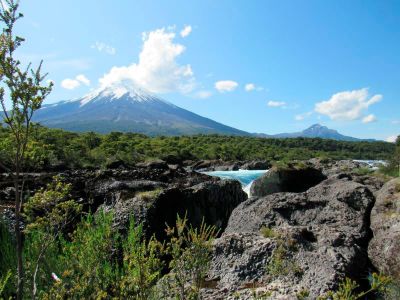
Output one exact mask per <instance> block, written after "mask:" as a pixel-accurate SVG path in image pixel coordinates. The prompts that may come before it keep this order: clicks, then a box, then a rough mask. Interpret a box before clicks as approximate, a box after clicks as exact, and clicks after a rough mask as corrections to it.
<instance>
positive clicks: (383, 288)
mask: <svg viewBox="0 0 400 300" xmlns="http://www.w3.org/2000/svg"><path fill="white" fill-rule="evenodd" d="M369 281H370V288H369V289H368V290H366V291H362V292H358V291H357V290H358V288H359V285H358V284H357V283H356V282H355V281H353V280H351V279H350V278H346V279H345V280H344V281H343V282H341V283H340V284H339V288H338V290H337V291H330V292H328V293H327V294H325V295H323V296H320V297H319V298H318V300H361V299H365V297H366V296H370V295H373V294H374V293H375V294H385V293H386V292H387V291H388V287H389V285H390V283H391V279H390V278H389V277H387V276H384V275H381V274H377V273H373V274H371V276H370V277H369Z"/></svg>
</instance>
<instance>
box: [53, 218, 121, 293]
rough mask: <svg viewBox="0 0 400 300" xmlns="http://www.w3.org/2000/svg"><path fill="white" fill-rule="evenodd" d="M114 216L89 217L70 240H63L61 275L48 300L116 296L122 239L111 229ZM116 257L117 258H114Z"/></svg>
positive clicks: (60, 258) (60, 257)
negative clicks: (118, 252)
mask: <svg viewBox="0 0 400 300" xmlns="http://www.w3.org/2000/svg"><path fill="white" fill-rule="evenodd" d="M112 220H113V215H112V214H111V213H109V214H107V213H105V212H100V213H98V214H97V215H96V216H92V215H89V216H87V217H86V218H85V219H84V220H83V221H82V222H81V223H80V224H79V225H78V227H77V229H76V230H75V232H74V233H73V234H72V235H71V237H70V239H71V241H68V240H61V249H62V253H61V255H60V256H59V261H60V265H61V266H63V268H62V272H61V270H60V272H61V273H58V274H57V275H58V276H59V277H60V279H61V280H60V281H57V282H56V283H55V285H54V286H53V288H52V289H51V290H50V291H49V292H48V293H46V295H45V298H46V299H64V298H66V297H67V298H73V299H105V298H106V296H107V295H108V294H113V293H115V292H116V291H115V284H116V283H117V282H118V281H119V279H120V277H119V276H120V274H119V269H118V266H117V262H116V257H115V254H116V250H117V249H116V248H115V247H116V246H117V245H118V244H119V243H120V236H119V235H118V234H117V233H116V232H115V231H113V229H112ZM113 254H114V255H113Z"/></svg>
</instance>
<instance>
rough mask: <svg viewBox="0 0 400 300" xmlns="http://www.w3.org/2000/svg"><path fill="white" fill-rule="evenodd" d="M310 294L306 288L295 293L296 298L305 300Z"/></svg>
mask: <svg viewBox="0 0 400 300" xmlns="http://www.w3.org/2000/svg"><path fill="white" fill-rule="evenodd" d="M309 296H310V292H309V290H307V289H304V288H303V289H301V290H300V291H299V292H297V294H296V298H297V300H306V299H308V297H309Z"/></svg>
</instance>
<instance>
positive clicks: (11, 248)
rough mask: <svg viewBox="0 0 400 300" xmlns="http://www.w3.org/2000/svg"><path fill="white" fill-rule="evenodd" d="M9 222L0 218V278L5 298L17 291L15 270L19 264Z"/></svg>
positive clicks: (2, 293)
mask: <svg viewBox="0 0 400 300" xmlns="http://www.w3.org/2000/svg"><path fill="white" fill-rule="evenodd" d="M9 230H10V229H9V228H8V224H7V223H6V222H5V221H3V220H2V219H0V278H1V281H0V282H1V293H0V296H3V297H4V298H5V299H8V298H9V297H11V296H12V294H13V293H14V292H15V284H16V282H15V281H14V276H15V275H16V274H15V272H14V270H15V269H16V265H17V257H16V255H15V243H14V240H13V238H12V235H11V232H10V231H9Z"/></svg>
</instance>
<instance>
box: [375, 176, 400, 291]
mask: <svg viewBox="0 0 400 300" xmlns="http://www.w3.org/2000/svg"><path fill="white" fill-rule="evenodd" d="M376 195H377V196H376V204H375V206H374V208H373V209H372V213H371V228H372V231H373V233H374V237H373V238H372V240H371V242H370V244H369V247H368V253H369V257H370V259H371V261H372V263H373V264H374V266H375V267H376V268H377V269H378V270H379V271H380V272H382V273H384V274H387V275H390V276H392V277H393V279H394V280H395V281H396V282H397V284H400V255H399V253H400V179H398V178H397V179H392V180H391V181H389V182H387V183H386V184H385V185H384V186H383V188H382V189H381V190H380V191H378V192H377V194H376Z"/></svg>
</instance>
